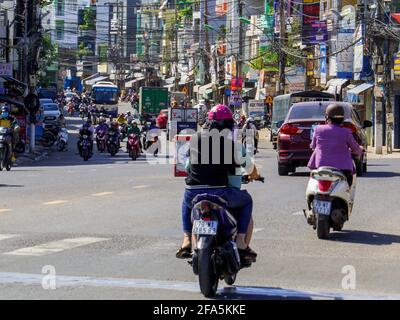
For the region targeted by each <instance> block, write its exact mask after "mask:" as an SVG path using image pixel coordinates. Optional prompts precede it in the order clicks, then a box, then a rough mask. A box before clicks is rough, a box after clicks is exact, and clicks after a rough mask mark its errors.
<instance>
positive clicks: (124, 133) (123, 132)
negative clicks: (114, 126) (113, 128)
mask: <svg viewBox="0 0 400 320" xmlns="http://www.w3.org/2000/svg"><path fill="white" fill-rule="evenodd" d="M119 127H120V131H121V136H120V139H121V142H122V141H124V140H125V138H126V137H127V135H128V125H127V124H126V123H121V124H120V126H119Z"/></svg>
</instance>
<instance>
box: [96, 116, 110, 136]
mask: <svg viewBox="0 0 400 320" xmlns="http://www.w3.org/2000/svg"><path fill="white" fill-rule="evenodd" d="M99 131H105V132H106V133H107V131H108V125H107V123H106V119H105V118H104V117H100V118H99V125H98V126H97V128H96V134H97V133H99Z"/></svg>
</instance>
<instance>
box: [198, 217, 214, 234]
mask: <svg viewBox="0 0 400 320" xmlns="http://www.w3.org/2000/svg"><path fill="white" fill-rule="evenodd" d="M217 227H218V221H204V220H195V221H194V223H193V234H206V235H216V234H217Z"/></svg>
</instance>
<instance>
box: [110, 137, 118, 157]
mask: <svg viewBox="0 0 400 320" xmlns="http://www.w3.org/2000/svg"><path fill="white" fill-rule="evenodd" d="M118 149H119V148H118V141H117V136H116V135H115V134H114V135H109V136H108V139H107V150H108V152H109V153H110V154H111V156H112V157H114V156H115V155H116V154H117V153H118Z"/></svg>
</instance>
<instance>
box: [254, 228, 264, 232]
mask: <svg viewBox="0 0 400 320" xmlns="http://www.w3.org/2000/svg"><path fill="white" fill-rule="evenodd" d="M263 230H264V228H254V230H253V232H254V233H256V232H260V231H263Z"/></svg>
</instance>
